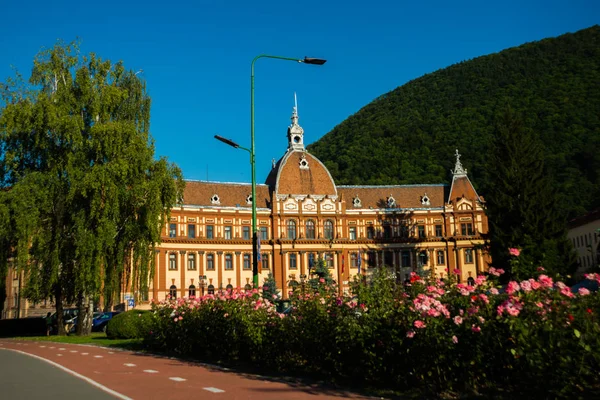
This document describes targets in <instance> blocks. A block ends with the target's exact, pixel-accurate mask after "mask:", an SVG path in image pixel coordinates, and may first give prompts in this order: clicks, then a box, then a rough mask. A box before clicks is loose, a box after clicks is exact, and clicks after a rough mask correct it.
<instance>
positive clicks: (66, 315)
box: [50, 308, 79, 334]
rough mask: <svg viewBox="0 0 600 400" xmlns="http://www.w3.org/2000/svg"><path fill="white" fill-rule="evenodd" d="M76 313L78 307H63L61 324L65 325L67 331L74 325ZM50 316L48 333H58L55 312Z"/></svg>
mask: <svg viewBox="0 0 600 400" xmlns="http://www.w3.org/2000/svg"><path fill="white" fill-rule="evenodd" d="M77 314H79V309H78V308H64V309H63V324H64V325H65V330H66V331H67V332H71V331H72V327H73V326H74V325H75V323H76V321H77ZM50 318H52V329H51V331H50V333H52V334H56V333H58V326H57V322H58V321H57V316H56V312H55V313H54V314H52V315H51V316H50Z"/></svg>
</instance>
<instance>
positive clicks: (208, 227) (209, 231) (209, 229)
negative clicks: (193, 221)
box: [206, 225, 215, 239]
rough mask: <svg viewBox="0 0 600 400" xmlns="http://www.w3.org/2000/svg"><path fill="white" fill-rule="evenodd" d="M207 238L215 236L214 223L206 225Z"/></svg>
mask: <svg viewBox="0 0 600 400" xmlns="http://www.w3.org/2000/svg"><path fill="white" fill-rule="evenodd" d="M206 238H207V239H214V238H215V227H214V226H213V225H206Z"/></svg>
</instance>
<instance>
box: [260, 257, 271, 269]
mask: <svg viewBox="0 0 600 400" xmlns="http://www.w3.org/2000/svg"><path fill="white" fill-rule="evenodd" d="M262 269H269V255H268V254H266V253H264V254H263V255H262Z"/></svg>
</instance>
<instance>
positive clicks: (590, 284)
mask: <svg viewBox="0 0 600 400" xmlns="http://www.w3.org/2000/svg"><path fill="white" fill-rule="evenodd" d="M579 288H585V289H587V290H589V291H590V292H597V291H598V281H595V280H591V279H584V280H582V281H581V282H579V283H576V284H575V285H573V286H571V292H573V293H577V292H579Z"/></svg>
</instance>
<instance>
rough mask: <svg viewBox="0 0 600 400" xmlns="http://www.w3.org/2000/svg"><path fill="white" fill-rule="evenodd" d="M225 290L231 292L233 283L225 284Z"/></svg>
mask: <svg viewBox="0 0 600 400" xmlns="http://www.w3.org/2000/svg"><path fill="white" fill-rule="evenodd" d="M225 290H227V291H228V292H229V293H231V292H233V285H232V284H229V285H227V286H225Z"/></svg>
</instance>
